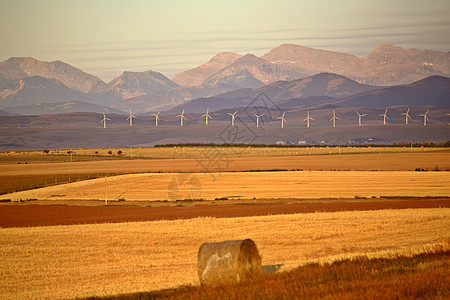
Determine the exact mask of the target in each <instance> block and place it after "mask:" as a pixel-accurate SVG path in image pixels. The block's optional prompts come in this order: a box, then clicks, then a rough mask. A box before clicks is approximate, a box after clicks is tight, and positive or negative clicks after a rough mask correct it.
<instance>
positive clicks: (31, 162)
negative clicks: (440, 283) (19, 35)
mask: <svg viewBox="0 0 450 300" xmlns="http://www.w3.org/2000/svg"><path fill="white" fill-rule="evenodd" d="M72 151H73V152H72ZM119 151H120V152H119ZM131 151H132V155H131ZM68 152H69V150H67V149H66V150H50V151H48V152H47V153H44V152H42V151H23V152H20V153H19V152H18V153H6V152H2V153H0V193H1V195H0V201H1V202H2V203H0V218H2V220H1V223H0V224H2V225H1V226H4V227H3V228H0V245H1V246H0V251H1V261H0V269H1V272H2V273H1V274H2V277H1V279H0V295H1V298H5V299H29V298H58V299H67V298H77V297H90V296H112V295H120V294H124V293H137V292H149V291H157V290H160V289H166V288H176V287H179V286H184V285H193V286H198V284H199V281H198V277H197V271H196V258H197V251H198V248H199V246H200V245H201V244H202V243H204V242H214V241H224V240H235V239H246V238H250V239H252V240H253V241H255V243H256V245H257V247H258V249H259V251H260V254H261V255H262V263H263V270H265V271H266V272H269V271H270V272H276V273H280V274H285V273H284V272H288V271H290V270H293V269H295V268H297V267H299V266H304V265H305V264H309V263H320V264H322V263H332V262H335V261H337V260H340V259H347V258H355V257H359V256H364V257H367V258H373V257H389V258H392V259H393V260H395V257H396V255H406V256H407V257H409V256H411V255H414V254H417V253H422V252H426V251H428V250H429V249H431V248H432V247H434V245H437V244H442V241H447V242H445V243H447V244H448V240H449V238H450V234H449V231H448V228H450V222H449V217H450V210H449V200H450V172H449V170H450V150H449V149H448V148H422V147H421V148H419V147H413V148H409V147H407V148H405V147H366V148H363V147H358V148H355V147H316V148H314V147H303V148H279V147H234V148H230V147H193V146H190V147H178V146H174V147H161V148H140V149H132V150H131V149H72V150H70V152H71V153H68ZM119 153H120V154H119ZM94 206H95V207H94ZM145 206H149V207H145ZM244 207H245V209H244ZM80 208H82V209H80ZM206 208H208V209H206ZM157 209H159V210H157ZM86 210H91V211H92V214H90V217H88V218H83V217H84V215H83V216H81V215H78V216H77V214H86V215H88V213H87V212H86ZM93 211H97V212H98V213H94V212H93ZM158 211H159V213H158ZM319 211H320V212H319ZM60 212H64V215H58V214H60ZM83 212H85V213H83ZM8 214H10V215H8ZM57 215H58V216H57ZM114 216H116V217H114ZM158 216H159V217H158ZM46 218H47V219H46ZM48 218H50V219H48ZM51 218H54V220H51ZM58 218H59V219H58ZM164 218H167V219H165V220H163V219H164ZM13 219H15V220H16V221H14V220H13ZM77 219H78V220H77ZM17 220H18V221H17ZM143 220H151V221H143ZM8 222H10V223H8ZM108 222H114V223H108ZM61 224H73V225H61ZM54 225H61V226H54ZM446 249H447V248H446ZM446 251H448V249H447V250H446ZM406 259H407V258H406ZM311 268H313V267H311ZM436 272H438V271H436ZM437 274H438V275H439V274H440V273H437ZM438 277H439V276H438ZM440 277H442V278H444V280H445V277H443V276H440ZM389 280H391V281H392V280H394V279H389ZM392 282H393V281H392ZM293 293H294V294H292V295H295V291H293ZM372 296H373V295H372ZM162 297H163V296H162ZM286 297H288V296H286Z"/></svg>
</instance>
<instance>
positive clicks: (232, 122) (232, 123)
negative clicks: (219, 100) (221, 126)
mask: <svg viewBox="0 0 450 300" xmlns="http://www.w3.org/2000/svg"><path fill="white" fill-rule="evenodd" d="M237 112H238V111H235V112H234V113H227V114H228V115H230V116H231V125H232V126H234V121H235V119H236V114H237Z"/></svg>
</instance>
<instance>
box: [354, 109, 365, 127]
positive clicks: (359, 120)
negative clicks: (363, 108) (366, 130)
mask: <svg viewBox="0 0 450 300" xmlns="http://www.w3.org/2000/svg"><path fill="white" fill-rule="evenodd" d="M355 112H356V114H357V115H358V126H361V118H362V117H364V116H367V114H363V115H362V114H360V113H359V112H358V111H357V110H355Z"/></svg>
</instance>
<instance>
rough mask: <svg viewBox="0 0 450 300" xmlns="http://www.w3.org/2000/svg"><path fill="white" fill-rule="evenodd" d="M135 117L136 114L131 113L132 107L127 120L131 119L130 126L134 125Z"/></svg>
mask: <svg viewBox="0 0 450 300" xmlns="http://www.w3.org/2000/svg"><path fill="white" fill-rule="evenodd" d="M133 118H136V119H137V117H136V116H133V114H132V113H131V109H130V116H129V117H128V118H127V120H130V127H133Z"/></svg>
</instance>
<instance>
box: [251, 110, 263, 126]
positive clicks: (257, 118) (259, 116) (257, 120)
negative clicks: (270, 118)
mask: <svg viewBox="0 0 450 300" xmlns="http://www.w3.org/2000/svg"><path fill="white" fill-rule="evenodd" d="M253 115H254V116H255V117H256V127H257V128H258V127H259V118H261V117H262V116H264V115H257V114H255V113H253Z"/></svg>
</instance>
